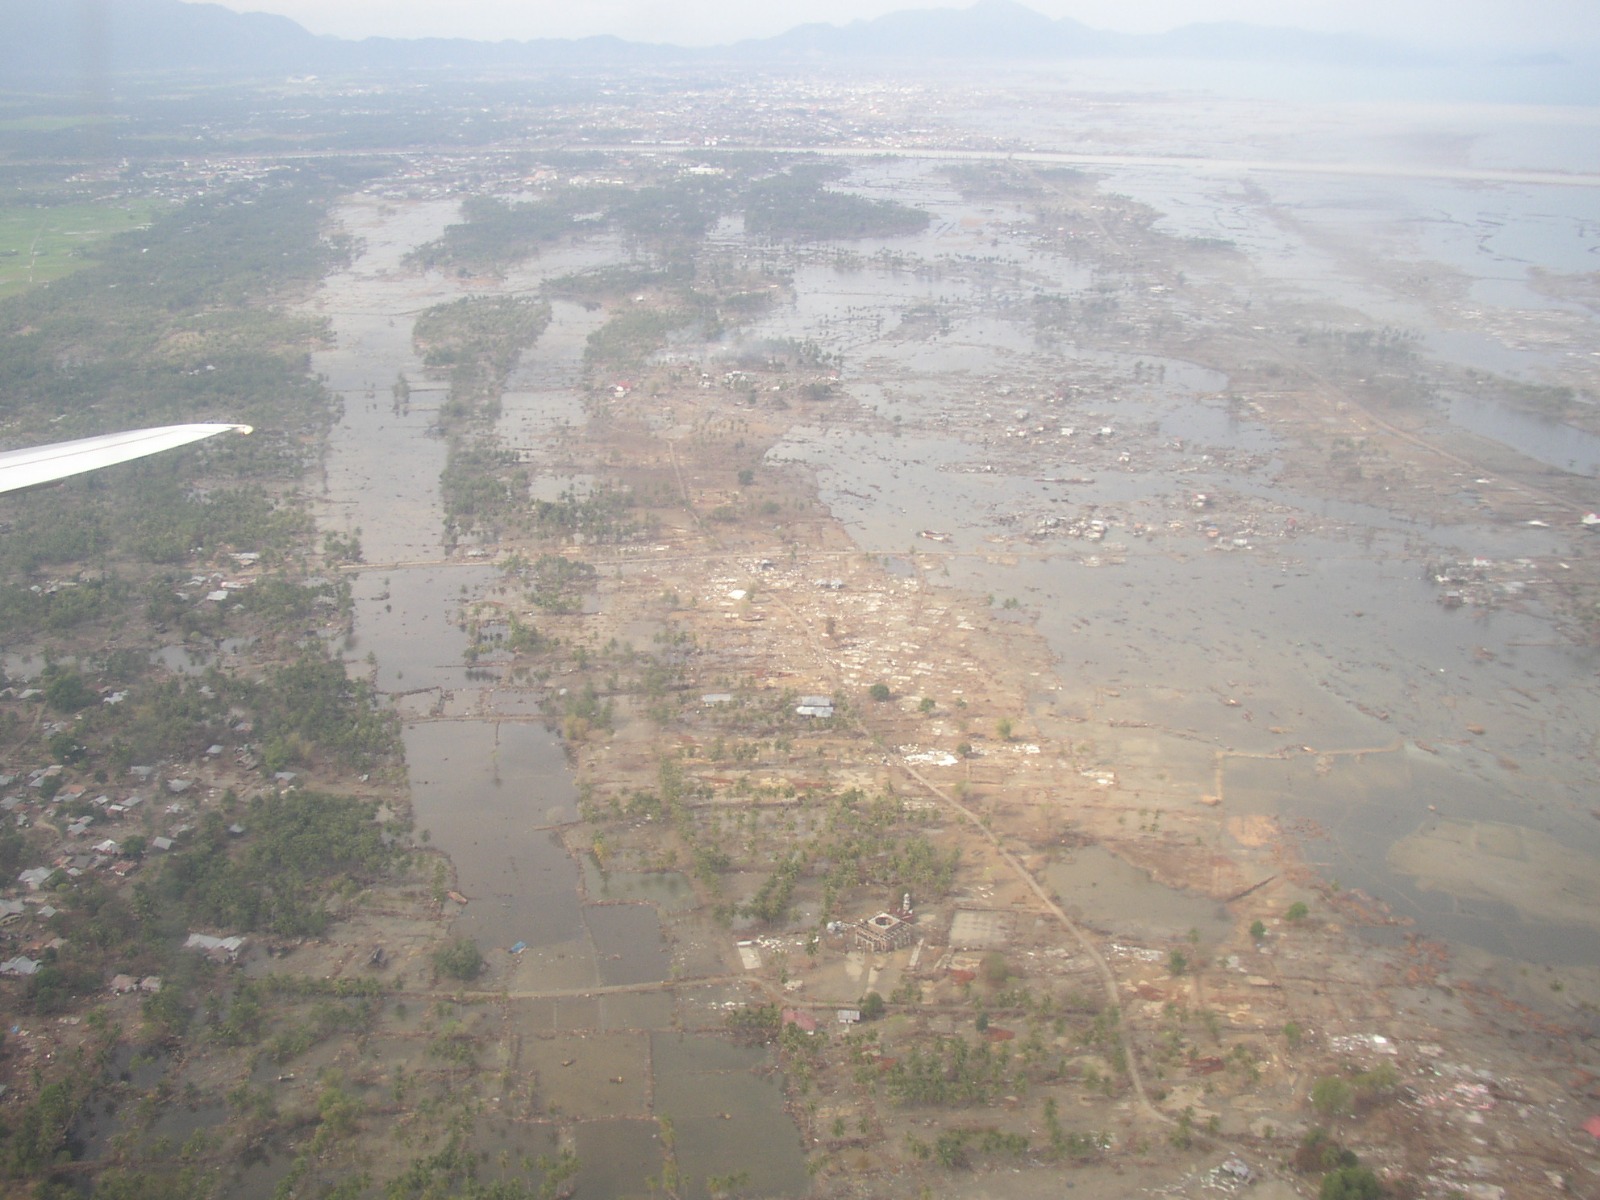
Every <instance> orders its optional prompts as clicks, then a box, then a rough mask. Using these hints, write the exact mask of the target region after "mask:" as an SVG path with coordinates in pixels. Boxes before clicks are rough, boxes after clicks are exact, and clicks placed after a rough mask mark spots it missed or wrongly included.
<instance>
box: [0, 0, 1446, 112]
mask: <svg viewBox="0 0 1600 1200" xmlns="http://www.w3.org/2000/svg"><path fill="white" fill-rule="evenodd" d="M0 12H3V13H4V15H5V18H6V20H5V27H6V37H5V38H4V39H0V79H6V80H13V81H24V80H27V81H35V82H37V81H49V80H55V81H58V82H64V83H71V84H72V85H73V86H76V87H79V88H83V89H85V90H87V91H89V92H91V93H94V92H97V91H99V90H100V87H101V86H103V85H104V84H105V83H108V82H109V81H110V80H112V79H115V78H118V77H121V76H125V75H130V74H145V73H153V72H167V71H184V72H188V73H207V72H210V73H215V74H219V75H226V76H229V77H233V78H237V77H240V76H251V75H254V76H274V75H276V76H282V75H304V74H319V73H320V74H326V73H343V72H347V71H359V70H374V71H380V70H381V71H390V70H423V69H439V68H456V69H462V68H467V69H477V68H497V69H514V68H531V69H550V68H556V69H561V68H565V69H581V68H584V67H586V66H591V65H601V64H604V65H608V66H625V65H629V64H638V65H646V64H648V65H658V66H664V65H671V64H675V63H676V64H692V63H695V62H701V61H705V62H718V61H727V60H729V59H730V58H734V59H738V60H740V61H746V62H752V61H754V62H762V63H776V64H781V63H785V62H791V63H802V62H816V61H818V60H827V61H841V60H849V61H862V60H896V59H898V60H902V61H907V60H909V61H930V60H963V59H964V60H973V61H981V60H1012V61H1026V60H1041V59H1066V58H1084V57H1107V56H1112V57H1164V58H1196V59H1235V60H1240V61H1257V62H1261V61H1282V62H1320V63H1339V64H1344V65H1364V66H1374V65H1407V64H1415V63H1418V62H1421V61H1424V59H1423V56H1422V55H1420V54H1419V53H1417V52H1416V51H1414V50H1411V49H1409V48H1406V47H1403V46H1397V45H1393V44H1390V43H1385V42H1379V41H1375V40H1372V39H1365V38H1358V37H1353V36H1350V35H1333V34H1318V33H1307V32H1304V31H1301V30H1292V29H1269V28H1263V27H1260V26H1251V25H1238V24H1213V25H1193V26H1187V27H1185V28H1182V29H1177V30H1173V31H1171V32H1168V33H1163V34H1152V35H1131V34H1114V33H1108V32H1104V31H1101V30H1095V29H1091V28H1089V27H1088V26H1086V25H1082V24H1079V23H1078V22H1076V21H1072V20H1067V19H1063V20H1059V21H1057V20H1051V19H1050V18H1048V17H1045V16H1042V15H1041V14H1039V13H1037V12H1035V11H1034V10H1032V9H1030V8H1028V7H1026V6H1025V5H1022V4H1019V3H1016V2H1015V0H980V2H979V3H977V4H974V5H972V6H971V7H970V8H965V9H910V10H906V11H902V12H896V13H891V14H889V15H887V16H883V17H878V18H875V19H873V20H863V21H854V22H851V23H850V24H848V25H844V26H835V25H823V24H813V25H803V26H799V27H797V28H795V29H791V30H789V31H788V32H786V33H783V34H780V35H778V36H776V37H771V38H764V39H758V40H751V41H743V42H739V43H738V44H737V45H731V46H719V47H709V48H702V49H687V48H684V47H678V46H666V45H650V44H645V43H641V42H629V41H624V40H622V39H620V38H614V37H590V38H579V39H559V38H544V39H536V40H532V41H509V40H508V41H499V42H485V41H471V40H467V39H463V38H384V37H372V38H365V39H362V40H360V41H352V40H347V39H341V38H331V37H319V36H316V35H314V34H312V33H309V32H308V31H307V30H305V29H304V28H302V27H301V26H299V25H297V24H296V23H295V22H293V21H291V20H289V19H288V18H287V17H278V16H269V15H266V14H263V13H236V12H233V11H231V10H229V9H225V8H223V7H221V6H220V5H216V4H205V3H186V2H183V0H115V2H114V3H105V2H95V0H0Z"/></svg>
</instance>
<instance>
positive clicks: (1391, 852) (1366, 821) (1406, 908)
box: [1225, 747, 1600, 964]
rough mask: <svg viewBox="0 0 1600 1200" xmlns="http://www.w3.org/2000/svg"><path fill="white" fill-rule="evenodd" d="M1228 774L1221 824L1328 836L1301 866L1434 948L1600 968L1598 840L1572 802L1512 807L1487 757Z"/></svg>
mask: <svg viewBox="0 0 1600 1200" xmlns="http://www.w3.org/2000/svg"><path fill="white" fill-rule="evenodd" d="M1483 759H1487V760H1488V761H1487V762H1484V761H1481V760H1483ZM1474 760H1479V761H1474ZM1225 772H1226V774H1225V787H1226V797H1227V799H1226V804H1227V808H1228V811H1229V812H1230V813H1231V812H1239V813H1250V812H1268V813H1274V812H1275V813H1284V814H1287V815H1291V816H1303V817H1309V818H1311V819H1312V820H1314V821H1316V822H1317V824H1318V825H1319V826H1321V827H1322V829H1324V830H1325V831H1326V834H1327V837H1326V839H1325V840H1324V839H1320V838H1316V839H1310V840H1307V841H1306V842H1305V843H1304V845H1303V847H1302V849H1303V852H1304V853H1305V855H1306V857H1307V858H1308V859H1309V860H1310V861H1311V862H1313V863H1314V864H1315V865H1317V866H1318V867H1319V868H1320V869H1321V871H1322V873H1323V874H1324V875H1326V876H1327V877H1329V878H1331V879H1334V880H1337V881H1338V883H1339V884H1340V885H1341V886H1343V887H1346V888H1359V889H1361V890H1362V891H1364V892H1366V893H1367V894H1368V895H1371V896H1374V897H1376V898H1378V899H1379V900H1382V901H1384V902H1385V903H1386V904H1388V905H1389V907H1390V908H1391V909H1392V910H1393V912H1394V914H1395V915H1396V916H1397V917H1400V918H1403V919H1408V920H1410V921H1414V922H1415V927H1416V928H1418V929H1420V930H1422V931H1423V932H1425V933H1428V934H1429V935H1431V936H1436V937H1443V938H1446V939H1449V940H1451V941H1455V942H1459V943H1464V944H1467V945H1472V946H1477V947H1480V948H1482V949H1484V950H1488V951H1489V952H1491V953H1493V954H1500V955H1508V956H1512V957H1517V958H1523V959H1527V960H1530V961H1535V962H1546V963H1557V964H1578V963H1584V962H1593V961H1595V959H1596V957H1597V956H1600V921H1597V920H1596V919H1595V918H1594V916H1593V909H1592V908H1591V909H1588V915H1584V910H1585V907H1586V901H1585V900H1584V899H1583V898H1584V897H1586V896H1587V895H1588V894H1589V893H1590V892H1591V891H1593V890H1594V887H1593V884H1592V882H1591V881H1592V880H1594V879H1596V878H1600V869H1597V867H1596V863H1597V861H1600V830H1591V829H1590V828H1589V826H1591V825H1594V824H1595V822H1594V821H1593V820H1592V819H1591V818H1589V817H1588V816H1587V812H1586V808H1585V807H1582V806H1581V805H1582V797H1581V796H1575V797H1571V798H1570V800H1569V802H1568V803H1561V802H1560V799H1561V797H1560V796H1559V793H1557V794H1555V795H1549V794H1545V795H1539V797H1538V800H1537V801H1535V800H1534V799H1533V798H1532V797H1526V798H1524V797H1519V796H1518V795H1517V793H1516V791H1514V790H1512V789H1511V788H1510V787H1508V779H1507V775H1506V772H1505V771H1504V769H1503V768H1500V767H1498V766H1496V765H1495V764H1494V763H1493V760H1492V759H1489V758H1488V756H1486V755H1479V754H1478V753H1477V752H1470V751H1456V752H1453V753H1452V754H1451V755H1450V756H1446V755H1443V754H1440V755H1431V754H1428V753H1426V752H1424V751H1422V750H1418V749H1416V748H1414V747H1411V748H1407V749H1406V750H1404V751H1401V752H1395V753H1385V754H1372V755H1366V756H1361V757H1355V758H1340V759H1337V760H1333V761H1331V762H1329V761H1324V762H1322V763H1321V764H1319V763H1318V762H1317V760H1316V759H1314V758H1312V757H1310V756H1302V757H1298V758H1291V759H1284V760H1255V761H1251V760H1243V759H1230V760H1228V762H1227V764H1226V768H1225ZM1513 782H1514V781H1513ZM1524 786H1526V785H1524ZM1533 790H1534V792H1535V794H1538V793H1539V791H1540V789H1539V788H1538V787H1537V786H1536V787H1535V788H1534V789H1533ZM1513 817H1514V818H1515V820H1516V821H1518V822H1519V824H1509V823H1508V818H1513ZM1578 918H1581V922H1582V923H1580V921H1579V920H1578ZM1393 935H1394V931H1389V936H1393ZM1374 936H1376V937H1378V938H1380V940H1383V939H1385V933H1384V931H1381V930H1380V931H1376V932H1375V933H1374Z"/></svg>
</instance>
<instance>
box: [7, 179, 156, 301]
mask: <svg viewBox="0 0 1600 1200" xmlns="http://www.w3.org/2000/svg"><path fill="white" fill-rule="evenodd" d="M152 211H153V205H152V204H150V203H149V202H148V201H133V202H131V203H119V204H94V203H82V204H62V205H54V206H49V207H40V206H37V205H31V204H30V205H19V206H15V207H5V208H0V296H9V295H11V294H12V293H14V292H20V291H22V290H23V289H24V288H27V287H29V286H31V285H33V284H36V283H47V282H49V281H50V280H52V279H59V278H61V277H62V276H63V275H68V274H70V273H71V272H73V271H75V270H77V269H78V268H79V267H80V266H82V265H83V264H84V262H85V259H84V258H83V250H84V248H85V247H87V246H90V245H93V244H94V243H95V242H99V241H102V240H104V239H105V238H107V237H110V236H111V235H112V234H114V233H121V232H122V231H123V230H125V229H134V228H137V227H138V226H140V225H143V224H145V223H146V222H147V221H149V219H150V214H151V212H152Z"/></svg>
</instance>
